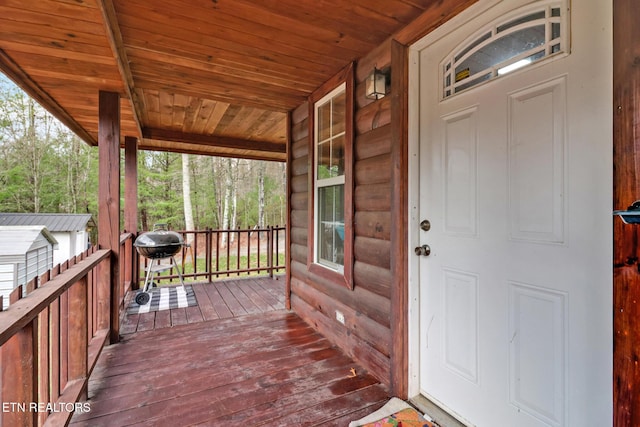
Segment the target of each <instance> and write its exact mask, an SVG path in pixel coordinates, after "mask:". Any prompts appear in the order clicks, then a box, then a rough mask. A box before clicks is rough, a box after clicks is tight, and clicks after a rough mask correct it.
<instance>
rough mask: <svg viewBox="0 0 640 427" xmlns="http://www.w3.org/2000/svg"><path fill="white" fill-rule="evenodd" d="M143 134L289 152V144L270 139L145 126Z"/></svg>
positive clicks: (264, 150)
mask: <svg viewBox="0 0 640 427" xmlns="http://www.w3.org/2000/svg"><path fill="white" fill-rule="evenodd" d="M142 136H143V137H144V138H148V139H157V140H162V141H172V142H185V143H189V144H197V145H208V146H216V147H223V148H232V149H236V150H252V151H263V152H267V153H278V154H282V155H283V157H284V156H286V154H287V145H286V144H279V143H276V142H270V141H252V140H249V139H240V138H230V137H225V136H215V135H202V134H195V133H184V132H179V131H173V130H165V129H154V128H144V129H142Z"/></svg>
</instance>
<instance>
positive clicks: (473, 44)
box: [454, 32, 491, 62]
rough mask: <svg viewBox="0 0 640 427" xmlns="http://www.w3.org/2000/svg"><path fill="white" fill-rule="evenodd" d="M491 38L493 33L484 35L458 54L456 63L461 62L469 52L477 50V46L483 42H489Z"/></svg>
mask: <svg viewBox="0 0 640 427" xmlns="http://www.w3.org/2000/svg"><path fill="white" fill-rule="evenodd" d="M490 38H491V33H490V32H489V33H485V34H484V35H482V36H480V37H478V38H477V39H476V40H475V41H474V42H473V43H471V44H470V45H469V46H467V47H465V48H464V49H462V51H461V52H458V54H457V55H456V57H455V58H454V60H455V62H458V61H459V60H460V58H462V57H463V56H465V55H466V54H467V52H469V51H471V50H472V49H473V48H475V47H476V46H478V45H479V44H481V43H482V42H484V41H485V40H488V39H490Z"/></svg>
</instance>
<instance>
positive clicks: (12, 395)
mask: <svg viewBox="0 0 640 427" xmlns="http://www.w3.org/2000/svg"><path fill="white" fill-rule="evenodd" d="M22 295H23V292H22V287H18V288H16V289H14V291H13V292H11V294H10V295H9V305H11V304H15V303H16V302H17V301H19V300H20V299H22ZM34 323H35V321H31V322H29V323H28V324H26V325H25V326H24V327H22V329H20V330H19V331H18V332H16V333H15V334H14V335H13V336H12V337H11V338H10V339H9V340H8V341H7V342H6V343H4V345H3V346H2V396H1V399H0V400H1V401H2V402H10V403H11V404H15V405H23V406H22V407H17V408H12V410H10V411H7V412H5V411H2V425H3V426H35V425H36V424H37V413H36V412H35V411H29V404H30V403H31V402H34V401H35V397H36V393H37V383H36V378H35V374H36V372H35V371H36V370H35V369H34V366H35V364H36V363H37V362H36V361H37V347H36V345H37V342H36V335H35V331H34Z"/></svg>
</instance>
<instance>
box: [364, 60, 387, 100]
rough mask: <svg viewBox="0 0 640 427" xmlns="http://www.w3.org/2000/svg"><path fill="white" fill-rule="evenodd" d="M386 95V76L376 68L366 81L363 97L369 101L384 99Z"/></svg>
mask: <svg viewBox="0 0 640 427" xmlns="http://www.w3.org/2000/svg"><path fill="white" fill-rule="evenodd" d="M386 94H387V75H386V74H385V73H383V72H382V71H381V70H378V69H377V68H375V67H374V68H373V72H372V73H371V74H369V76H368V77H367V80H366V89H365V96H366V97H367V98H369V99H380V98H384V96H385V95H386Z"/></svg>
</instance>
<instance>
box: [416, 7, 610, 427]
mask: <svg viewBox="0 0 640 427" xmlns="http://www.w3.org/2000/svg"><path fill="white" fill-rule="evenodd" d="M567 4H568V2H567V3H563V2H546V1H545V2H541V1H539V2H533V3H532V2H531V1H527V0H512V1H508V2H506V1H503V2H499V3H498V4H497V5H495V6H492V7H488V5H487V3H486V2H485V3H482V2H481V4H479V5H478V6H477V7H474V8H472V9H470V10H468V11H466V12H465V13H464V14H463V15H462V16H460V17H459V18H457V19H456V20H454V21H452V22H450V23H448V24H446V25H445V26H444V27H442V28H440V29H439V30H437V32H435V33H434V34H432V35H430V36H428V37H427V39H426V41H423V42H422V46H420V47H418V48H416V47H414V52H413V54H412V58H413V59H414V61H415V63H416V65H415V66H414V69H413V70H414V71H415V73H416V74H414V77H413V78H414V81H417V82H418V85H416V86H419V95H418V98H419V99H414V103H412V104H411V105H413V106H414V107H415V106H417V108H419V110H418V111H419V113H418V114H414V116H413V117H416V120H417V121H418V122H419V123H418V124H416V125H415V127H416V129H417V130H416V134H417V136H416V143H415V144H416V145H417V147H414V148H413V152H415V153H416V157H417V158H418V159H419V161H417V162H416V167H419V173H415V172H414V173H413V175H414V176H416V177H417V176H419V180H418V181H419V188H418V189H416V190H415V193H414V195H413V201H412V202H413V206H410V208H411V207H415V209H416V210H415V211H416V212H418V215H417V217H416V218H414V220H413V222H412V226H413V227H414V230H412V231H410V233H411V234H412V235H414V237H413V241H414V242H415V243H417V245H416V246H421V245H425V244H426V245H429V246H430V249H431V254H430V255H428V256H416V257H414V258H413V261H412V263H413V264H412V266H413V268H415V269H417V270H418V272H419V273H418V275H417V280H416V282H418V283H416V284H415V287H414V288H413V289H412V291H411V292H412V295H416V296H417V297H416V299H417V301H418V303H417V305H416V307H417V308H416V310H415V311H417V313H416V314H415V315H414V317H413V319H414V320H415V321H416V322H415V323H417V324H418V325H419V327H418V330H417V332H416V331H414V332H413V333H412V336H415V337H416V339H417V341H418V343H417V344H416V348H417V352H418V353H419V354H418V355H417V356H416V359H415V360H416V367H415V368H414V370H415V371H416V372H413V374H414V375H415V376H416V377H417V389H418V392H419V393H421V394H423V395H425V396H426V397H428V398H430V399H431V400H433V401H435V402H436V403H438V404H440V405H441V406H442V407H444V408H446V409H447V410H449V411H450V412H452V413H453V414H455V415H456V416H457V417H458V418H460V419H461V420H464V421H465V422H467V423H468V424H470V425H476V426H491V427H494V426H496V427H511V426H513V427H528V426H532V427H533V426H536V427H538V426H586V425H598V426H603V425H610V424H611V420H612V391H611V389H612V386H611V384H612V322H611V307H612V289H611V283H612V266H611V259H612V234H611V233H612V231H611V230H612V229H611V222H612V217H611V200H612V192H611V191H612V190H611V184H612V178H611V176H612V130H611V129H612V125H611V115H612V111H611V101H610V99H611V93H612V89H611V78H612V77H611V71H610V69H611V48H612V46H611V43H612V42H611V22H610V21H611V4H610V2H607V1H603V0H581V1H579V2H576V1H574V2H572V4H573V6H572V10H571V11H570V15H571V20H570V23H571V34H570V35H571V38H570V39H571V50H570V51H569V48H568V45H565V50H566V52H565V53H564V54H556V55H554V54H553V52H555V51H554V50H549V51H547V54H548V55H547V56H548V58H543V59H541V60H539V61H538V62H535V63H533V64H530V65H528V66H525V67H524V68H522V69H519V70H517V71H513V72H510V73H508V74H505V75H501V76H499V77H496V78H492V79H491V80H489V81H485V82H483V83H481V84H477V85H470V86H471V87H469V88H466V89H464V90H462V91H460V92H459V93H453V94H449V96H447V94H446V89H445V86H447V85H451V84H452V82H453V83H455V81H456V80H459V81H460V82H461V83H465V80H466V79H469V80H468V81H471V80H472V79H471V78H470V77H467V75H468V74H469V70H468V69H465V68H464V67H462V69H461V70H456V71H455V72H454V73H452V74H451V76H452V77H451V78H450V80H448V81H447V78H446V74H447V65H446V62H443V60H445V58H447V57H450V56H451V54H452V52H455V51H456V49H457V48H459V47H460V46H465V43H468V42H469V40H472V39H474V38H475V39H476V40H487V39H486V38H485V36H484V34H485V33H486V34H489V33H487V31H489V30H491V29H492V28H493V31H494V34H495V32H496V31H498V32H499V31H507V32H508V31H516V29H517V28H519V27H518V26H519V25H522V22H524V21H519V20H518V19H515V20H513V19H512V20H511V22H512V23H511V24H508V25H503V24H504V23H505V22H509V19H510V17H516V18H517V16H523V15H522V13H523V11H525V12H527V13H529V12H535V10H538V8H539V6H544V7H543V8H542V9H541V10H546V13H547V15H548V16H551V17H552V19H551V21H549V22H546V23H544V24H542V25H543V27H544V26H548V28H551V27H552V26H553V25H554V24H553V22H557V21H558V20H556V19H555V18H554V17H557V13H558V12H557V11H558V10H559V11H560V15H562V16H566V14H568V10H567V9H566V7H567V6H566V5H567ZM554 8H556V9H555V10H556V11H555V12H549V11H550V10H551V9H554ZM525 14H526V13H525ZM474 15H475V16H474ZM516 15H517V16H516ZM543 15H544V13H543ZM536 16H538V15H536ZM532 19H545V18H544V16H543V17H542V18H540V17H539V16H538V18H532ZM541 22H542V21H541ZM500 25H503V26H502V27H500ZM543 27H540V28H543ZM496 28H499V30H496ZM500 28H501V29H500ZM558 28H560V29H559V31H561V32H568V31H569V27H568V26H567V23H566V22H565V23H563V24H562V26H561V27H554V30H553V31H558ZM525 33H526V32H522V34H525ZM488 37H492V36H488ZM518 37H520V36H516V37H513V38H512V39H511V40H509V41H508V42H503V43H496V44H495V45H494V46H493V49H495V50H499V49H512V48H513V47H512V44H513V43H518V42H519V41H518V40H516V39H518ZM566 40H567V41H568V40H569V38H567V39H566ZM479 43H483V42H482V41H481V42H479ZM532 43H534V44H535V41H532ZM418 45H420V42H419V43H418ZM472 48H473V44H472ZM492 54H493V53H492ZM464 55H465V51H464V50H463V51H462V52H461V53H460V55H459V56H464ZM496 55H500V52H497V53H496ZM454 60H455V58H454ZM471 68H473V66H472V67H471ZM471 73H472V74H473V73H474V70H473V69H472V70H471ZM416 76H417V77H416ZM418 163H419V164H418ZM410 191H411V190H410ZM423 219H426V220H429V222H430V224H431V228H430V230H428V231H423V230H420V229H419V228H418V222H419V221H420V220H423ZM414 388H416V387H414Z"/></svg>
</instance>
